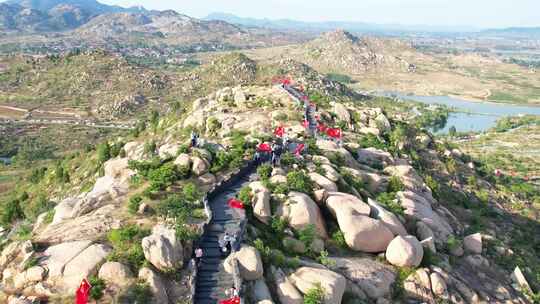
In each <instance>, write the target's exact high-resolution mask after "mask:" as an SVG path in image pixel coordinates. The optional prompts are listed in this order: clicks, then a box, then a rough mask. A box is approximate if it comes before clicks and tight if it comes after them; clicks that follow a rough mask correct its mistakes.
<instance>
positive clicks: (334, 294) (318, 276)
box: [289, 267, 347, 304]
mask: <svg viewBox="0 0 540 304" xmlns="http://www.w3.org/2000/svg"><path fill="white" fill-rule="evenodd" d="M289 278H290V280H291V282H292V283H293V284H294V285H295V286H296V287H297V288H298V289H299V290H300V291H301V292H302V293H304V294H306V293H308V292H309V291H310V290H311V289H313V288H315V287H317V285H318V284H320V286H321V287H322V288H323V290H324V303H327V304H333V303H341V299H342V297H343V293H344V292H345V286H346V284H347V281H346V279H345V278H344V277H343V276H342V275H340V274H338V273H335V272H333V271H330V270H326V269H320V268H312V267H302V268H300V269H297V270H296V271H295V272H294V273H293V274H291V275H290V277H289Z"/></svg>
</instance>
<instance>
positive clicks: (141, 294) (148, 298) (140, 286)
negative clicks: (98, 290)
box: [118, 282, 153, 304]
mask: <svg viewBox="0 0 540 304" xmlns="http://www.w3.org/2000/svg"><path fill="white" fill-rule="evenodd" d="M152 298H153V295H152V289H150V286H149V285H148V283H146V282H137V283H135V284H133V285H130V286H129V287H128V288H127V290H126V291H125V292H124V293H123V294H122V295H120V297H119V299H118V302H119V303H132V304H146V303H151V302H152Z"/></svg>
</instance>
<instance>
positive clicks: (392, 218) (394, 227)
mask: <svg viewBox="0 0 540 304" xmlns="http://www.w3.org/2000/svg"><path fill="white" fill-rule="evenodd" d="M368 205H369V206H370V207H371V216H372V217H373V218H375V219H378V220H380V221H382V222H383V223H384V224H385V225H386V227H388V229H390V231H392V233H394V235H401V236H405V235H407V230H406V229H405V227H404V226H403V224H402V223H401V221H400V220H399V218H398V217H397V216H396V215H395V214H393V213H392V212H390V211H388V210H386V209H384V208H383V207H382V206H381V205H380V204H379V203H377V202H376V201H374V200H372V199H370V198H368Z"/></svg>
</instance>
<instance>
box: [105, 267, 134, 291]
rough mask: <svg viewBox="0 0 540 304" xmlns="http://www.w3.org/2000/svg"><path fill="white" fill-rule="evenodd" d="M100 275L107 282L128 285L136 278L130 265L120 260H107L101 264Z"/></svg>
mask: <svg viewBox="0 0 540 304" xmlns="http://www.w3.org/2000/svg"><path fill="white" fill-rule="evenodd" d="M98 277H99V278H100V279H102V280H104V281H106V282H109V283H112V284H117V285H121V286H125V285H128V284H129V283H130V282H131V279H132V278H134V276H133V273H132V272H131V270H130V269H129V267H127V266H126V265H124V264H122V263H118V262H107V263H105V264H103V265H101V268H100V269H99V272H98Z"/></svg>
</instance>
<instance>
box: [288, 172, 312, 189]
mask: <svg viewBox="0 0 540 304" xmlns="http://www.w3.org/2000/svg"><path fill="white" fill-rule="evenodd" d="M287 186H288V188H289V190H290V191H297V192H303V193H306V194H311V193H313V181H311V179H310V178H309V176H308V175H307V174H305V173H304V172H303V171H299V170H294V171H291V172H289V173H288V174H287Z"/></svg>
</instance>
